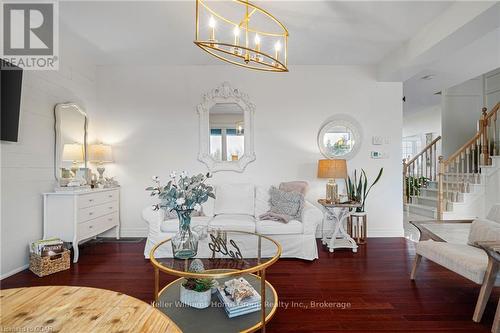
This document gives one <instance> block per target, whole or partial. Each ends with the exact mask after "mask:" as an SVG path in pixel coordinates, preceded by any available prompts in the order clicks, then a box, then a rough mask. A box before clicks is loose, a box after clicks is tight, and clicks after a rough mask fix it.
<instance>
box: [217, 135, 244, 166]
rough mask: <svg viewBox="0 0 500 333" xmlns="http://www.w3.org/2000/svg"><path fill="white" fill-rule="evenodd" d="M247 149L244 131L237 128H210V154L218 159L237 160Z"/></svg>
mask: <svg viewBox="0 0 500 333" xmlns="http://www.w3.org/2000/svg"><path fill="white" fill-rule="evenodd" d="M244 150H245V136H244V133H243V131H242V130H241V129H240V130H239V131H238V130H237V129H236V128H212V129H210V156H212V158H213V159H215V160H216V161H237V160H239V159H240V158H241V156H243V154H244V152H245V151H244Z"/></svg>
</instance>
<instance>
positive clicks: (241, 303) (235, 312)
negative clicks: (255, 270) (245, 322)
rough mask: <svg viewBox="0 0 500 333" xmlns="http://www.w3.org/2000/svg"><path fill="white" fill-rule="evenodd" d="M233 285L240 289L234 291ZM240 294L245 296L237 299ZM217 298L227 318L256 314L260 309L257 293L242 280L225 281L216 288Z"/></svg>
mask: <svg viewBox="0 0 500 333" xmlns="http://www.w3.org/2000/svg"><path fill="white" fill-rule="evenodd" d="M234 285H237V286H241V289H240V290H238V289H235V287H234ZM242 294H243V295H245V296H244V297H243V298H241V299H240V298H238V296H239V295H242ZM217 296H218V297H219V299H220V301H221V302H222V303H223V304H224V310H226V313H227V316H228V317H229V318H233V317H238V316H241V315H244V314H247V313H252V312H256V311H259V310H260V308H261V303H260V302H261V298H260V295H259V293H257V291H256V290H255V289H254V288H253V287H252V286H251V285H250V283H248V281H246V280H245V279H244V278H239V279H233V280H230V281H226V282H225V284H224V286H222V287H218V288H217Z"/></svg>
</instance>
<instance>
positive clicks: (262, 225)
mask: <svg viewBox="0 0 500 333" xmlns="http://www.w3.org/2000/svg"><path fill="white" fill-rule="evenodd" d="M255 229H256V231H257V233H259V234H263V235H294V234H302V231H303V225H302V223H301V222H300V221H297V220H291V221H289V222H288V223H280V222H276V221H271V220H260V221H257V223H256V227H255Z"/></svg>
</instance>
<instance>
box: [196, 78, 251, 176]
mask: <svg viewBox="0 0 500 333" xmlns="http://www.w3.org/2000/svg"><path fill="white" fill-rule="evenodd" d="M197 109H198V115H199V121H200V153H199V156H198V159H199V160H200V161H201V162H203V163H205V164H206V165H207V167H208V169H209V170H210V172H217V171H237V172H243V170H245V167H246V166H247V164H248V163H250V162H252V161H253V160H255V152H254V146H253V114H254V111H255V106H254V105H253V104H252V103H251V102H250V101H249V100H248V96H247V95H246V94H244V93H242V92H241V91H240V90H238V89H234V88H232V87H231V85H230V84H229V83H227V82H224V83H223V84H221V85H220V86H219V87H217V88H215V89H213V90H211V91H210V92H208V93H206V94H205V95H204V96H203V101H202V103H201V104H199V105H198V107H197Z"/></svg>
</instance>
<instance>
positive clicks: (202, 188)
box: [146, 172, 215, 259]
mask: <svg viewBox="0 0 500 333" xmlns="http://www.w3.org/2000/svg"><path fill="white" fill-rule="evenodd" d="M208 178H210V174H208V173H207V174H206V175H204V174H199V175H196V176H191V177H189V176H188V175H187V174H186V172H182V173H181V174H180V175H179V176H178V175H177V174H176V173H175V172H172V173H171V174H170V180H169V182H168V183H167V185H166V186H162V185H161V183H160V179H159V177H156V176H155V177H153V181H154V182H155V186H151V187H148V188H146V190H147V191H151V196H157V197H158V198H159V199H160V202H159V203H158V204H155V205H153V209H155V210H158V209H164V210H166V211H175V212H176V213H177V216H178V218H179V231H178V232H177V233H176V234H175V235H174V237H173V238H172V240H171V244H172V252H173V255H174V257H175V258H178V259H188V258H192V257H194V256H196V253H197V252H198V235H197V234H196V233H194V232H193V231H192V230H191V213H192V212H193V211H195V210H196V211H200V210H201V204H202V203H204V202H206V201H207V200H208V198H214V199H215V194H214V189H213V187H212V186H210V185H207V184H205V181H206V180H207V179H208Z"/></svg>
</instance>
